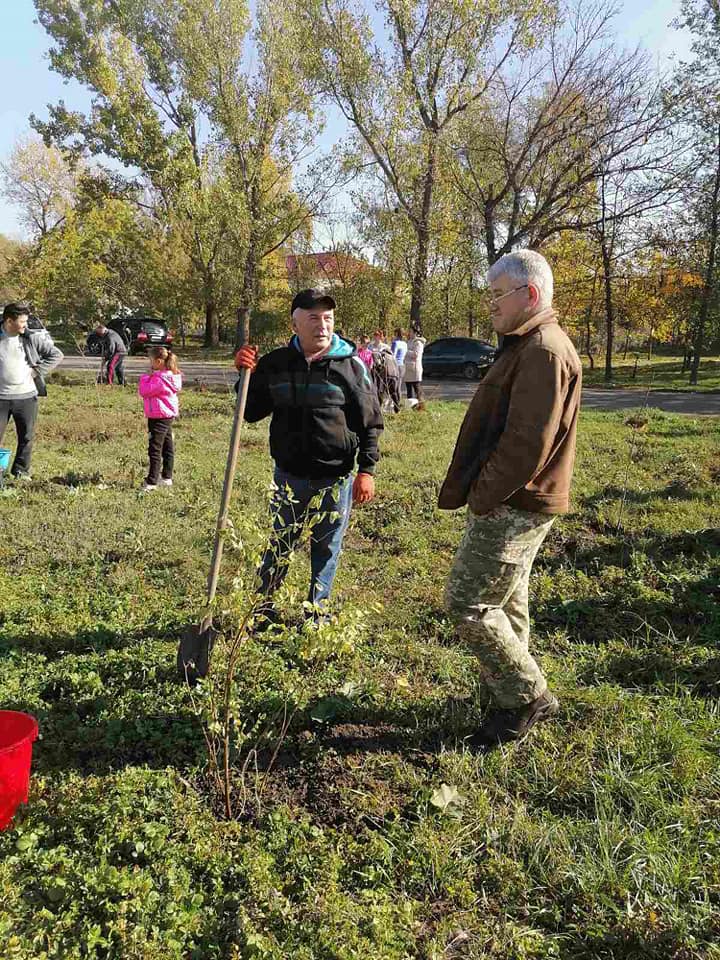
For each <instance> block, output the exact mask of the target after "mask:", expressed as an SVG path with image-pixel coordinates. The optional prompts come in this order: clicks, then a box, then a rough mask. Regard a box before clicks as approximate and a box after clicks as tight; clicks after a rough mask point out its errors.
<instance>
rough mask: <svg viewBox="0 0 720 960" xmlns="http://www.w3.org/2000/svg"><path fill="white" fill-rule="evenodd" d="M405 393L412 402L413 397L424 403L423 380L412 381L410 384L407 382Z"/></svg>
mask: <svg viewBox="0 0 720 960" xmlns="http://www.w3.org/2000/svg"><path fill="white" fill-rule="evenodd" d="M405 391H406V393H407V395H408V400H412V398H413V397H415V399H416V400H417V401H418V403H422V399H423V391H422V380H412V381H411V382H410V383H408V381H407V380H406V381H405Z"/></svg>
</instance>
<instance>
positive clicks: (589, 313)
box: [585, 270, 598, 370]
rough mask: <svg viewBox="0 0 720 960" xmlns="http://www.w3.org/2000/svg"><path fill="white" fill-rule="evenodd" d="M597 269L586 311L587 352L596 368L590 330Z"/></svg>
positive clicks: (593, 366) (591, 366)
mask: <svg viewBox="0 0 720 960" xmlns="http://www.w3.org/2000/svg"><path fill="white" fill-rule="evenodd" d="M597 276H598V275H597V270H596V271H595V273H594V274H593V282H592V290H591V291H590V303H589V304H588V306H587V310H586V311H585V353H586V354H587V358H588V360H589V361H590V369H591V370H594V369H595V357H594V356H593V352H592V335H591V332H590V323H591V321H592V315H593V311H594V309H595V288H596V286H597Z"/></svg>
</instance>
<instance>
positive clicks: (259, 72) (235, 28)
mask: <svg viewBox="0 0 720 960" xmlns="http://www.w3.org/2000/svg"><path fill="white" fill-rule="evenodd" d="M236 7H237V0H217V2H215V3H214V4H208V3H207V2H206V0H187V2H186V9H185V16H184V18H183V32H182V44H183V48H184V50H185V60H186V61H187V62H191V63H192V78H191V80H190V81H189V89H190V90H191V91H192V93H193V95H194V96H195V97H196V98H197V100H198V102H199V103H200V104H201V105H202V107H203V110H204V111H205V112H206V114H207V116H208V117H209V118H210V120H211V122H212V124H213V126H214V129H215V130H216V131H217V134H218V136H219V138H220V141H221V142H222V143H223V144H224V146H225V147H226V150H227V157H228V173H229V175H230V179H231V184H232V189H233V190H234V192H235V193H236V195H237V196H238V198H239V199H240V200H241V202H242V206H243V210H244V213H245V218H246V223H247V234H246V240H245V243H244V246H243V251H242V256H241V257H240V258H239V261H238V263H239V267H240V275H241V282H240V284H239V291H238V311H237V329H236V342H237V343H241V342H245V341H246V340H247V339H248V337H249V336H250V315H251V312H252V310H253V308H254V306H255V305H256V304H257V300H258V294H259V290H260V276H261V268H262V264H263V261H264V260H265V259H266V258H271V257H272V255H273V254H275V253H276V251H278V250H279V249H280V248H281V247H282V246H283V245H284V244H285V243H286V242H287V240H288V239H289V238H290V237H291V236H293V234H295V233H296V232H297V231H299V230H302V229H303V228H304V227H305V226H306V225H307V224H308V223H309V222H310V221H311V219H312V217H313V216H314V215H315V214H316V213H317V211H318V210H320V209H321V208H322V206H323V204H324V203H325V202H326V200H327V198H328V196H329V195H330V194H331V193H332V191H333V190H334V189H335V187H336V184H337V179H338V176H342V174H341V172H340V171H339V170H338V169H337V168H335V167H334V166H333V164H332V162H331V160H330V159H329V158H328V159H325V160H323V159H320V158H317V157H314V158H313V154H314V153H316V147H317V139H318V135H319V133H320V130H321V123H320V121H319V119H318V118H317V117H316V115H315V109H314V102H313V97H312V95H311V91H310V87H309V83H308V78H307V76H306V72H305V71H304V70H303V69H301V64H302V61H303V60H304V59H305V58H306V52H305V51H306V49H307V47H306V43H305V37H304V36H303V33H302V27H301V24H300V22H299V20H298V17H297V15H296V12H295V11H294V10H293V9H292V8H291V7H290V6H288V5H287V4H284V3H281V2H279V0H259V2H258V3H257V4H256V16H255V23H254V28H253V30H252V35H251V38H250V39H251V41H252V49H253V50H254V52H255V56H256V58H257V59H256V65H255V68H254V69H248V67H247V63H248V43H247V40H248V38H247V36H246V31H245V29H243V25H242V24H241V23H239V22H238V18H237V15H236ZM311 158H312V161H311ZM299 168H303V170H304V173H305V175H304V176H298V175H297V172H298V169H299ZM293 186H295V189H293Z"/></svg>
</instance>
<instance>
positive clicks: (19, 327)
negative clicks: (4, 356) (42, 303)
mask: <svg viewBox="0 0 720 960" xmlns="http://www.w3.org/2000/svg"><path fill="white" fill-rule="evenodd" d="M27 325H28V315H27V314H26V313H21V314H20V316H19V317H18V318H17V319H16V320H12V319H10V317H8V318H7V320H6V321H5V329H6V331H7V332H8V333H9V334H10V336H11V337H13V336H15V334H17V333H25V331H26V330H27Z"/></svg>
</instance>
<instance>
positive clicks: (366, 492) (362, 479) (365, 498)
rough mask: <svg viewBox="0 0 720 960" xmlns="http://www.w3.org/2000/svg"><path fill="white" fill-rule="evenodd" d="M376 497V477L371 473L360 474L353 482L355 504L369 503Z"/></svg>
mask: <svg viewBox="0 0 720 960" xmlns="http://www.w3.org/2000/svg"><path fill="white" fill-rule="evenodd" d="M374 496H375V477H373V476H372V474H370V473H359V474H358V475H357V476H356V477H355V479H354V481H353V491H352V498H353V503H369V502H370V501H371V500H372V498H373V497H374Z"/></svg>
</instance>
